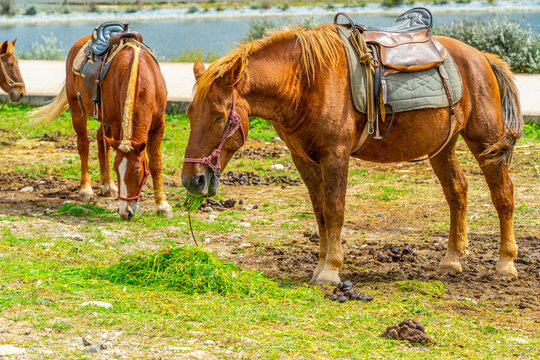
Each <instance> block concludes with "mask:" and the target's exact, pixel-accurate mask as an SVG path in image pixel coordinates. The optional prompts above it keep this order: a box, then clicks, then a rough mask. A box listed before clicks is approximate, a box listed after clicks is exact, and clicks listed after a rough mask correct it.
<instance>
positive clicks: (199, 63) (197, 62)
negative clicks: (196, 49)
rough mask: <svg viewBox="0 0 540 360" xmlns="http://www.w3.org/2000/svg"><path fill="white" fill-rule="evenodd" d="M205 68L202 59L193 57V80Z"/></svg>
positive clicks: (196, 78) (197, 77) (198, 76)
mask: <svg viewBox="0 0 540 360" xmlns="http://www.w3.org/2000/svg"><path fill="white" fill-rule="evenodd" d="M205 70H206V68H205V67H204V64H203V63H202V61H201V60H199V59H195V63H194V64H193V75H195V80H198V79H199V78H200V77H201V75H202V74H203V72H204V71H205Z"/></svg>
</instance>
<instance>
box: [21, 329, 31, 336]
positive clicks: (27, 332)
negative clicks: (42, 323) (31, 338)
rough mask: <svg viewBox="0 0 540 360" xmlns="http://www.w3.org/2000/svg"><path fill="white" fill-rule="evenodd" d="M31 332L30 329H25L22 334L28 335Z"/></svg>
mask: <svg viewBox="0 0 540 360" xmlns="http://www.w3.org/2000/svg"><path fill="white" fill-rule="evenodd" d="M31 333H32V332H31V331H30V330H26V331H25V332H24V333H23V335H30V334H31Z"/></svg>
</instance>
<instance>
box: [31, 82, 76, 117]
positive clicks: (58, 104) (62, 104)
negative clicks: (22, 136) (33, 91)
mask: <svg viewBox="0 0 540 360" xmlns="http://www.w3.org/2000/svg"><path fill="white" fill-rule="evenodd" d="M68 108H69V104H68V98H67V92H66V84H65V83H64V85H63V86H62V90H60V92H59V93H58V95H57V96H56V98H55V99H54V100H53V101H52V102H51V103H50V104H47V105H44V106H42V107H39V108H37V109H34V110H31V111H30V112H29V113H28V115H29V116H30V117H31V118H33V119H34V120H33V121H32V123H33V124H39V123H45V124H48V123H50V122H52V121H54V120H56V119H57V118H58V117H59V116H60V115H62V114H63V113H64V111H66V110H67V109H68Z"/></svg>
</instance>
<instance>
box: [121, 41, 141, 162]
mask: <svg viewBox="0 0 540 360" xmlns="http://www.w3.org/2000/svg"><path fill="white" fill-rule="evenodd" d="M128 46H129V47H131V48H132V49H133V60H132V62H131V70H130V73H129V81H128V86H127V90H126V98H125V101H124V112H123V114H122V141H121V142H120V145H119V146H118V149H119V150H121V151H123V152H130V151H131V150H133V146H132V145H131V132H132V125H133V108H134V106H135V89H136V87H137V78H138V77H139V52H140V50H141V48H140V47H138V46H136V45H132V44H128Z"/></svg>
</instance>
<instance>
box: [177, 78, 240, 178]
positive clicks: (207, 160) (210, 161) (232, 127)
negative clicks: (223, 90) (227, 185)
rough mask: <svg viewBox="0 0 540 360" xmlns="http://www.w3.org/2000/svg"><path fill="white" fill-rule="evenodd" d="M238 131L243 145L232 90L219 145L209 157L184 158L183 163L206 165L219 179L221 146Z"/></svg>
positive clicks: (234, 95) (238, 116)
mask: <svg viewBox="0 0 540 360" xmlns="http://www.w3.org/2000/svg"><path fill="white" fill-rule="evenodd" d="M239 129H240V132H241V133H242V141H243V143H245V142H246V133H245V131H244V128H243V127H242V119H241V118H240V115H238V113H237V112H236V93H235V90H234V88H233V91H232V107H231V112H230V114H229V118H228V119H227V125H225V130H224V131H223V136H222V137H221V140H220V142H219V145H218V146H217V147H216V148H215V149H214V150H212V152H211V153H210V155H208V156H206V157H203V158H185V159H184V162H185V163H201V164H204V165H207V166H208V167H209V168H210V169H211V170H212V171H213V172H214V173H215V174H217V176H218V177H219V176H220V175H221V174H220V170H221V149H222V148H223V145H225V141H227V139H228V138H230V137H231V136H233V135H234V133H236V131H237V130H239ZM214 161H215V162H214Z"/></svg>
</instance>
